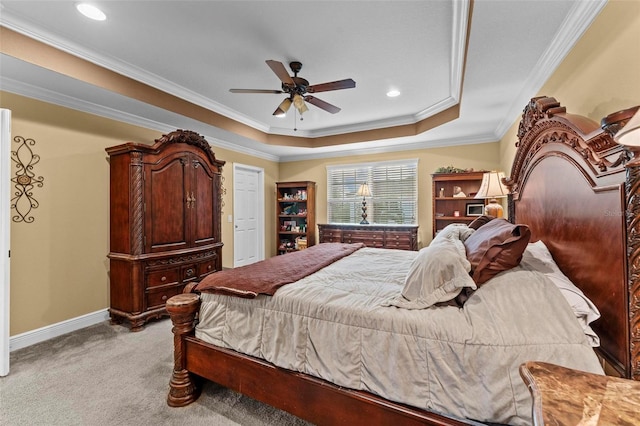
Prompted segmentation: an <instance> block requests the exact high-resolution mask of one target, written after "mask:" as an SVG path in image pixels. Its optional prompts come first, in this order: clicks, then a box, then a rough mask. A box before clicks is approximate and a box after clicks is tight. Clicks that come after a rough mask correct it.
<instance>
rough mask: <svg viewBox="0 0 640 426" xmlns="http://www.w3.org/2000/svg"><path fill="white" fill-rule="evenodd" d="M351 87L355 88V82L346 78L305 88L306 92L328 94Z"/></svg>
mask: <svg viewBox="0 0 640 426" xmlns="http://www.w3.org/2000/svg"><path fill="white" fill-rule="evenodd" d="M353 87H356V82H355V81H353V80H352V79H350V78H347V79H345V80H338V81H332V82H330V83H322V84H314V85H313V86H309V87H307V92H309V93H317V92H328V91H329V90H341V89H351V88H353Z"/></svg>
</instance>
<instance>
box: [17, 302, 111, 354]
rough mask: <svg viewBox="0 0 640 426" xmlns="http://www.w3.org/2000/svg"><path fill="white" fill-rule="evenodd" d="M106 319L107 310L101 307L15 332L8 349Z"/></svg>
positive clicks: (33, 343)
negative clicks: (59, 320)
mask: <svg viewBox="0 0 640 426" xmlns="http://www.w3.org/2000/svg"><path fill="white" fill-rule="evenodd" d="M108 319H109V310H108V309H102V310H99V311H95V312H92V313H89V314H85V315H81V316H79V317H75V318H71V319H68V320H66V321H62V322H59V323H56V324H51V325H48V326H46V327H42V328H38V329H36V330H31V331H27V332H25V333H22V334H17V335H15V336H12V337H10V338H9V351H10V352H12V351H15V350H17V349H22V348H26V347H27V346H31V345H35V344H36V343H40V342H44V341H45V340H49V339H52V338H54V337H58V336H62V335H63V334H67V333H71V332H72V331H76V330H80V329H81V328H85V327H89V326H92V325H95V324H99V323H101V322H103V321H106V320H108Z"/></svg>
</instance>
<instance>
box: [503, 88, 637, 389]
mask: <svg viewBox="0 0 640 426" xmlns="http://www.w3.org/2000/svg"><path fill="white" fill-rule="evenodd" d="M635 110H637V107H636V108H632V109H630V110H626V111H621V112H618V113H615V114H611V115H610V116H607V117H605V118H604V119H603V120H602V126H599V125H598V124H597V123H595V122H593V121H592V120H590V119H588V118H585V117H581V116H576V115H571V114H567V113H566V110H565V108H564V107H561V106H560V103H559V102H558V101H556V100H555V99H554V98H549V97H538V98H533V99H532V100H531V101H530V103H529V104H528V105H527V106H526V108H525V109H524V112H523V115H522V121H521V122H520V127H519V129H518V142H517V144H516V146H517V148H518V149H517V152H516V156H515V159H514V162H513V166H512V169H511V176H510V177H509V178H508V179H506V180H505V183H506V184H507V185H508V186H509V187H510V189H511V192H512V194H511V195H510V197H509V217H510V220H512V221H514V222H517V223H525V224H527V225H529V227H530V228H531V232H532V238H531V241H532V242H533V241H537V240H542V241H543V242H544V243H545V244H546V245H547V247H549V250H550V251H551V253H552V255H553V257H554V258H555V260H556V262H557V263H558V265H559V266H560V268H561V269H562V271H563V272H564V273H565V275H567V276H568V277H569V278H570V279H571V280H572V281H573V282H574V283H575V284H576V285H577V286H578V287H580V288H581V289H582V290H583V291H584V293H585V294H586V295H587V296H588V297H589V298H590V299H591V300H592V301H593V302H594V303H595V304H596V306H597V307H598V309H599V310H600V313H601V314H602V317H601V318H600V319H599V320H597V321H596V322H594V323H593V324H591V325H592V328H593V329H594V330H595V331H596V333H597V334H598V336H599V337H600V340H601V347H600V348H599V349H598V352H599V354H600V355H601V357H602V358H603V360H604V362H605V371H607V372H608V373H609V374H615V375H620V376H622V377H627V378H634V379H636V380H640V276H639V273H640V269H639V268H640V259H639V253H640V239H639V234H640V165H636V166H633V165H632V162H631V159H632V153H631V152H630V151H628V150H626V149H625V148H624V147H622V146H621V145H618V144H617V143H616V142H615V141H614V140H613V135H614V134H615V132H616V131H617V130H618V129H619V128H620V127H621V126H622V125H624V124H625V123H626V121H628V120H629V118H631V116H632V115H633V112H635Z"/></svg>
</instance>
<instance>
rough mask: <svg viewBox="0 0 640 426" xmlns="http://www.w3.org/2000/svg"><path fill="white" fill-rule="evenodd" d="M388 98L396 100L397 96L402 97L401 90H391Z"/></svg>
mask: <svg viewBox="0 0 640 426" xmlns="http://www.w3.org/2000/svg"><path fill="white" fill-rule="evenodd" d="M387 96H388V97H390V98H395V97H396V96H400V91H399V90H395V89H394V90H389V91H388V92H387Z"/></svg>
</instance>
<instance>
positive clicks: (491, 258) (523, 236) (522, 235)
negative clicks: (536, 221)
mask: <svg viewBox="0 0 640 426" xmlns="http://www.w3.org/2000/svg"><path fill="white" fill-rule="evenodd" d="M530 239H531V231H530V230H529V227H528V226H527V225H514V224H513V223H511V222H508V221H507V220H505V219H494V220H491V221H489V222H488V223H486V224H484V225H483V226H481V227H480V228H478V229H477V230H476V231H475V232H474V233H473V234H471V236H470V237H469V238H467V239H466V240H465V242H464V246H465V249H466V251H467V259H468V260H469V262H470V263H471V272H472V274H473V275H472V278H473V280H474V281H475V282H476V284H477V285H480V284H483V283H485V282H487V281H488V280H489V279H491V278H492V277H494V276H495V275H497V274H499V273H500V272H502V271H506V270H509V269H511V268H513V267H515V266H518V264H519V263H520V261H521V260H522V253H524V250H525V249H526V248H527V244H529V240H530Z"/></svg>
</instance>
